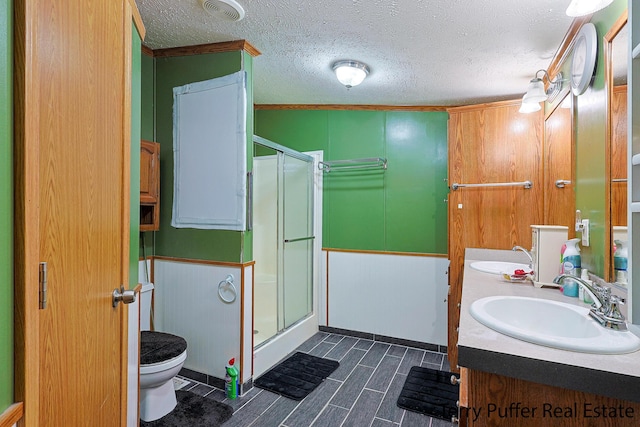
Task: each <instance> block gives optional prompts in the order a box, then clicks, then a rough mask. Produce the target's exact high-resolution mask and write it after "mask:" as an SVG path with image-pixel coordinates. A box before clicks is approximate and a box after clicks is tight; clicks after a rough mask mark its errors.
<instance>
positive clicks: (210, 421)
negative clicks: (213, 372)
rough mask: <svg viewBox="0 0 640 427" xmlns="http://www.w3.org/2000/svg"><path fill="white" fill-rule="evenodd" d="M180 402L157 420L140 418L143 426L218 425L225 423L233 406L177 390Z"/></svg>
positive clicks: (231, 412) (192, 426)
mask: <svg viewBox="0 0 640 427" xmlns="http://www.w3.org/2000/svg"><path fill="white" fill-rule="evenodd" d="M176 399H177V400H178V404H177V405H176V407H175V409H174V410H173V411H171V412H169V413H168V414H167V415H165V416H164V417H162V418H160V419H159V420H155V421H149V422H146V421H142V420H140V426H141V427H179V426H189V427H218V426H221V425H222V424H224V422H225V421H227V420H228V419H229V418H231V415H233V408H231V406H229V405H225V404H224V403H220V402H216V401H215V400H213V399H207V398H206V397H202V396H198V395H197V394H195V393H191V392H189V391H183V390H178V391H176Z"/></svg>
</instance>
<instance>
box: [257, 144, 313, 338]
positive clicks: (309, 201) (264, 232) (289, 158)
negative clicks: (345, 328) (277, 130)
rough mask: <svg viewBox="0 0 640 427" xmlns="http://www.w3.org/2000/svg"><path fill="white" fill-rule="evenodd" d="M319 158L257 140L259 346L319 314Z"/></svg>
mask: <svg viewBox="0 0 640 427" xmlns="http://www.w3.org/2000/svg"><path fill="white" fill-rule="evenodd" d="M313 165H314V162H313V157H311V156H308V155H306V154H302V153H299V152H297V151H294V150H291V149H289V148H287V147H283V146H281V145H278V144H276V143H273V142H271V141H268V140H266V139H263V138H260V137H254V160H253V199H252V200H253V254H254V260H255V270H254V271H255V283H254V285H255V287H254V346H255V347H259V346H260V345H261V344H264V343H266V342H268V341H269V340H271V339H273V338H274V337H276V336H277V335H278V334H280V333H282V332H283V331H285V330H286V329H287V328H289V327H291V326H292V325H295V324H296V323H297V322H299V321H301V320H302V319H304V318H306V317H307V316H309V315H310V314H311V313H312V312H313V259H314V249H313V247H314V227H313V218H314V215H313V212H314V209H313V208H314V206H313V191H314V189H313V185H314V184H313V179H314V170H313Z"/></svg>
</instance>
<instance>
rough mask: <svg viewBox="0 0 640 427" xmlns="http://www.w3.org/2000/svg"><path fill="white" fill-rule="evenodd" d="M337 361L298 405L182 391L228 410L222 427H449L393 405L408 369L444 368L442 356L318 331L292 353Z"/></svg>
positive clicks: (207, 389) (253, 393)
mask: <svg viewBox="0 0 640 427" xmlns="http://www.w3.org/2000/svg"><path fill="white" fill-rule="evenodd" d="M297 350H298V351H302V352H305V353H308V354H312V355H314V356H319V357H326V358H329V359H334V360H338V361H339V362H340V367H339V368H338V369H337V370H336V371H334V372H333V374H331V375H330V376H329V378H327V379H326V380H325V381H324V382H323V383H322V384H321V385H320V386H318V388H317V389H315V390H314V391H313V392H312V393H311V394H310V395H309V396H307V397H306V398H305V399H304V400H302V401H299V402H298V401H295V400H291V399H287V398H285V397H282V396H280V395H278V394H275V393H272V392H269V391H266V390H263V389H260V388H257V387H254V388H252V389H251V390H250V391H249V392H247V393H246V394H245V395H244V396H241V397H239V398H238V399H236V400H228V399H226V397H225V394H224V391H222V390H219V389H217V388H214V387H211V386H209V385H206V384H201V383H198V382H193V381H192V382H191V384H189V385H187V386H185V387H184V388H183V389H184V390H189V391H191V392H193V393H197V394H199V395H202V396H206V397H208V398H211V399H215V400H217V401H221V402H224V403H226V404H228V405H230V406H232V407H233V408H234V413H233V417H232V418H231V419H230V420H229V421H227V422H226V423H225V424H224V426H225V427H248V426H251V427H278V426H279V427H308V426H318V427H338V426H341V427H349V426H355V427H364V426H370V427H398V426H399V427H449V426H452V425H453V424H452V423H450V422H446V421H443V420H440V419H437V418H431V417H428V416H426V415H421V414H418V413H415V412H411V411H405V410H403V409H401V408H399V407H398V406H397V405H396V401H397V399H398V395H399V394H400V390H401V389H402V386H403V385H404V382H405V379H406V377H407V374H408V373H409V369H411V367H412V366H415V365H419V366H424V367H428V368H432V369H440V370H447V371H448V370H449V364H448V361H447V359H446V357H444V354H442V353H436V352H431V351H426V350H421V349H416V348H411V347H404V346H400V345H395V344H386V343H382V342H377V341H376V342H374V341H371V340H367V339H360V338H354V337H350V336H344V335H337V334H332V333H328V332H318V333H317V334H316V335H314V336H313V337H311V338H310V339H309V340H307V341H306V342H305V343H303V344H302V345H301V346H300V347H299V348H298V349H297Z"/></svg>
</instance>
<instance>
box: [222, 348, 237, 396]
mask: <svg viewBox="0 0 640 427" xmlns="http://www.w3.org/2000/svg"><path fill="white" fill-rule="evenodd" d="M235 362H236V359H235V358H233V359H231V360H229V363H228V364H227V366H225V370H226V371H227V373H226V374H225V377H224V382H225V384H224V386H225V391H226V392H227V398H228V399H236V398H237V397H238V370H237V369H236V367H235V366H234V363H235Z"/></svg>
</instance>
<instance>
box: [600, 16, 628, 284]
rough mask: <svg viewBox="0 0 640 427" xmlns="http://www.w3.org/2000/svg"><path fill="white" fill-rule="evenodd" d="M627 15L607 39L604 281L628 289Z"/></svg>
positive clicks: (615, 25)
mask: <svg viewBox="0 0 640 427" xmlns="http://www.w3.org/2000/svg"><path fill="white" fill-rule="evenodd" d="M628 43H629V37H628V25H627V12H626V11H625V12H624V13H623V15H622V16H620V18H619V19H618V20H617V21H616V22H615V24H614V25H613V26H612V27H611V29H610V30H609V32H608V33H607V34H606V35H605V37H604V60H605V88H606V91H607V126H606V134H605V135H606V156H607V158H606V165H607V167H606V174H605V176H606V180H607V182H606V198H607V203H606V206H608V211H607V212H606V215H605V218H606V222H607V232H608V236H606V239H605V242H606V243H605V254H606V256H605V270H604V271H605V280H606V281H608V282H615V283H618V284H620V285H622V286H626V282H627V280H626V258H627V255H626V243H627V63H628V49H629V45H628Z"/></svg>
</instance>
